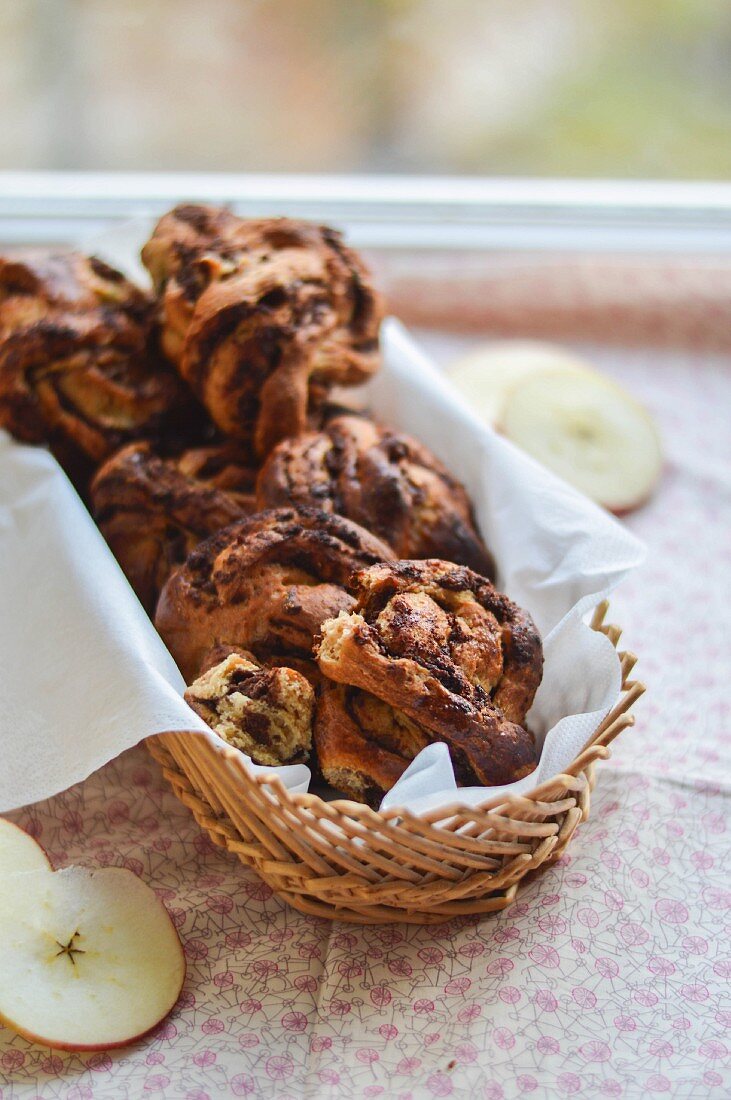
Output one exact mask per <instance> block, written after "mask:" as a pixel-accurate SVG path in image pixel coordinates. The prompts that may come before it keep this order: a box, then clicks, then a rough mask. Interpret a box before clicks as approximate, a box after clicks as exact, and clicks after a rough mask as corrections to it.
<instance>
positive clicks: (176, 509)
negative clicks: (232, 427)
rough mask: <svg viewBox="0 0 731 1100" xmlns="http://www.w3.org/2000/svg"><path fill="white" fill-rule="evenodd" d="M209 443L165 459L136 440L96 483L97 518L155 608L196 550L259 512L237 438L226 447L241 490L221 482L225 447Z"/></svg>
mask: <svg viewBox="0 0 731 1100" xmlns="http://www.w3.org/2000/svg"><path fill="white" fill-rule="evenodd" d="M205 450H206V454H205V455H202V454H201V450H200V449H197V450H195V451H192V452H191V451H184V452H183V453H182V455H180V456H179V457H178V458H177V459H173V458H160V457H159V456H158V455H156V454H155V453H154V452H153V451H152V448H151V447H150V445H149V444H148V443H132V444H130V445H129V446H127V447H124V448H122V450H121V451H118V452H117V453H116V454H114V455H112V457H111V458H110V459H108V460H107V461H106V462H105V463H104V465H103V466H102V467H101V468H100V470H99V471H98V472H97V474H96V476H95V478H94V480H93V482H92V486H91V501H92V509H93V513H94V518H95V519H96V521H97V523H98V525H99V528H100V529H101V532H102V534H103V535H104V537H105V539H106V540H107V542H108V543H109V546H110V548H111V550H112V553H113V554H114V556H115V557H116V559H117V561H118V562H119V564H120V565H121V567H122V569H123V571H124V573H125V575H126V577H127V579H128V580H129V582H130V584H131V585H132V587H133V588H134V590H135V592H136V593H137V596H138V597H139V599H140V602H141V603H142V605H143V607H144V608H145V610H146V611H147V612H148V614H150V615H151V614H152V613H153V612H154V610H155V605H156V603H157V597H158V595H159V593H160V589H161V588H162V586H163V584H164V583H165V581H166V580H167V578H168V577H169V576H170V573H171V572H172V571H173V569H175V568H177V566H179V565H181V564H182V563H183V562H184V561H185V559H186V558H187V556H188V554H189V553H190V551H191V550H192V549H193V548H194V547H195V546H197V545H198V543H199V542H201V540H202V539H204V538H207V537H208V536H209V535H212V534H213V533H214V532H215V531H219V530H220V529H221V528H222V527H226V526H227V525H228V524H230V523H233V522H234V521H235V520H237V519H240V518H241V517H242V516H244V515H247V514H248V513H249V512H250V511H253V507H252V501H251V496H250V494H247V493H246V488H247V487H248V488H250V487H251V483H252V480H253V474H252V472H251V471H250V470H249V468H248V467H246V466H238V467H236V466H235V464H234V462H233V458H234V453H233V451H232V448H231V447H230V446H229V445H224V447H223V448H219V449H218V450H219V452H220V451H222V452H223V454H222V455H221V454H220V453H219V455H218V458H219V459H220V461H221V463H222V468H223V469H224V470H225V473H226V477H225V480H226V481H227V482H228V483H229V484H230V485H232V486H234V485H236V478H235V475H234V471H235V470H238V486H239V491H238V492H236V491H227V490H224V489H221V488H218V487H217V485H216V476H217V475H219V474H220V469H219V464H218V463H217V461H216V457H217V456H216V454H215V451H216V450H217V449H216V448H213V447H211V448H206V449H205ZM208 469H211V470H212V472H213V477H212V478H210V479H208V478H207V477H206V473H207V471H208ZM196 475H197V476H196Z"/></svg>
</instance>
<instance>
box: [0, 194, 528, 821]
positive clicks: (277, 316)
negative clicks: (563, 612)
mask: <svg viewBox="0 0 731 1100" xmlns="http://www.w3.org/2000/svg"><path fill="white" fill-rule="evenodd" d="M142 260H143V263H144V264H145V266H146V268H147V270H148V271H149V273H150V277H151V286H152V290H150V291H147V290H142V289H140V288H138V287H136V286H134V285H133V284H132V283H130V281H129V280H128V279H127V278H126V277H125V276H124V275H122V274H121V273H120V272H118V271H115V270H114V269H113V268H111V267H109V266H108V265H107V264H105V263H103V262H102V261H100V260H99V259H97V258H95V257H88V256H84V255H81V254H79V253H76V252H62V253H57V252H54V253H24V254H18V255H14V256H6V257H4V258H0V426H2V427H4V428H6V429H7V430H8V431H9V432H11V433H12V434H13V435H14V436H15V437H16V438H17V439H19V440H21V441H24V442H32V443H38V444H44V445H46V446H47V447H48V448H50V449H51V450H52V452H53V453H54V454H55V455H56V457H57V458H58V460H59V461H60V462H61V464H62V465H63V466H64V468H65V469H66V471H67V473H68V474H69V476H70V477H71V479H72V480H73V481H74V483H75V485H76V486H77V488H78V490H79V492H80V493H81V495H82V496H83V497H84V498H85V499H86V500H87V501H88V503H89V505H90V507H91V510H92V512H93V514H94V516H95V518H96V521H97V523H98V524H99V527H100V529H101V531H102V533H103V534H104V536H105V537H106V539H107V541H108V543H109V545H110V547H111V549H112V551H113V552H114V554H115V556H116V558H117V560H118V562H119V564H120V566H121V567H122V569H123V570H124V572H125V574H126V575H127V577H128V579H129V581H130V584H131V585H132V587H133V588H134V590H135V592H136V593H137V595H138V597H139V599H140V601H141V602H142V604H143V606H144V607H145V609H146V610H147V612H148V614H149V615H150V616H151V617H153V618H154V622H155V625H156V627H157V629H158V630H159V632H160V634H161V636H162V638H163V639H164V641H165V643H166V644H167V646H168V647H169V649H170V652H171V653H172V655H173V657H174V658H175V660H176V662H177V664H178V666H179V667H180V670H181V672H182V674H183V676H184V677H185V680H186V683H187V684H188V685H189V687H188V689H187V691H186V699H187V701H188V703H189V704H190V706H191V707H192V708H193V709H194V710H195V711H196V712H197V713H198V714H199V715H201V717H202V718H203V719H204V720H205V721H206V722H207V723H208V724H209V725H210V726H211V727H212V728H213V729H214V730H215V731H216V732H217V733H218V734H219V735H220V736H221V737H222V738H223V739H224V740H226V741H227V742H228V743H229V744H231V745H233V746H235V747H236V748H239V749H241V750H242V751H243V752H245V753H246V754H247V755H248V756H250V757H251V758H252V759H253V760H254V761H255V762H257V763H260V764H264V765H268V766H273V765H277V764H288V763H299V762H309V764H310V765H311V766H312V767H313V768H314V770H315V772H316V774H318V775H319V776H320V777H321V778H322V779H323V780H324V781H325V782H327V783H329V784H330V785H331V786H332V787H334V788H335V789H336V790H337V791H339V792H342V793H343V794H345V795H347V796H348V797H350V798H353V799H356V800H358V801H362V802H366V803H368V804H370V805H372V806H376V805H378V803H379V802H380V800H381V799H382V797H383V795H384V794H385V792H386V791H388V790H389V789H390V788H391V787H392V786H393V785H394V784H395V783H396V781H397V780H398V779H399V777H400V776H401V775H402V773H403V772H404V771H405V769H406V768H407V767H408V765H409V763H410V762H411V761H412V760H413V759H414V757H415V756H416V755H417V754H418V753H419V752H420V751H421V749H422V748H424V747H425V746H426V745H428V744H430V743H432V742H435V741H440V742H444V743H446V745H447V746H448V749H449V752H450V755H451V758H452V762H453V765H454V770H455V775H456V777H457V781H458V782H459V783H460V784H479V785H485V786H490V785H497V784H504V783H509V782H512V781H513V780H516V779H519V778H521V777H522V776H525V775H527V774H528V773H529V772H531V771H532V770H533V768H534V767H535V764H536V749H535V743H534V738H533V736H532V734H531V732H530V731H529V729H528V728H527V726H526V715H527V713H528V711H529V709H530V707H531V704H532V702H533V698H534V696H535V693H536V690H537V688H538V685H539V683H540V680H541V675H542V668H543V655H542V647H541V640H540V637H539V635H538V632H537V630H536V628H535V626H534V624H533V622H532V620H531V618H530V616H529V615H528V614H527V613H526V612H525V611H523V610H521V609H520V608H519V607H517V606H516V605H515V604H514V603H512V602H511V601H510V600H509V599H508V598H507V597H506V596H504V595H503V594H501V593H500V592H498V591H497V590H496V588H495V587H494V585H493V583H492V581H493V579H494V568H493V562H492V558H491V555H490V552H489V550H488V549H487V547H486V546H485V544H484V543H483V541H482V539H481V537H480V534H479V532H478V530H477V528H476V525H475V521H474V516H473V510H472V504H471V502H470V500H469V497H468V495H467V492H466V490H465V489H464V487H463V486H462V485H461V484H460V482H459V481H458V480H457V479H456V478H455V477H454V476H453V474H452V473H450V472H449V471H448V470H447V469H445V467H444V466H443V465H442V464H441V463H440V462H439V460H438V459H437V458H436V457H435V456H434V455H433V454H431V452H430V451H429V450H428V449H427V447H426V446H425V445H424V444H423V443H421V442H417V441H416V440H415V439H411V438H409V437H408V436H406V435H403V434H402V433H400V432H398V431H395V430H394V429H392V428H390V427H388V426H387V425H385V424H379V423H376V422H374V421H373V420H371V419H370V418H369V417H368V416H366V415H364V414H363V413H360V412H354V411H351V410H348V409H347V408H345V407H343V405H342V404H336V403H335V402H334V400H333V392H332V391H333V389H334V387H336V386H337V387H338V391H339V400H340V401H341V402H342V401H343V400H344V399H343V397H342V392H343V391H342V387H348V386H353V385H357V384H360V383H362V382H365V381H366V380H367V379H368V378H369V377H370V376H371V375H372V374H373V373H374V372H375V371H376V370H377V369H378V366H379V345H378V332H379V325H380V320H381V316H382V304H381V301H380V298H379V296H378V295H377V293H376V292H375V290H374V289H373V286H372V283H371V279H370V276H369V273H368V271H367V269H366V267H365V266H364V264H363V262H362V260H361V259H360V257H359V256H358V255H357V254H356V253H355V252H353V250H352V249H350V248H349V247H347V246H346V245H345V244H344V243H343V240H342V238H341V237H340V235H339V234H338V233H337V232H336V231H335V230H333V229H330V228H328V227H325V226H317V225H313V224H310V223H308V222H304V221H296V220H293V219H289V218H266V219H241V218H238V217H236V216H235V215H234V214H232V213H231V212H230V211H228V210H224V209H216V208H213V207H209V206H202V205H183V206H178V207H176V208H175V209H174V210H172V211H171V212H170V213H168V214H166V215H165V216H164V217H163V218H162V219H161V220H160V221H159V223H158V224H157V226H156V228H155V230H154V231H153V233H152V236H151V237H150V239H149V241H148V242H147V243H146V244H145V246H144V248H143V249H142Z"/></svg>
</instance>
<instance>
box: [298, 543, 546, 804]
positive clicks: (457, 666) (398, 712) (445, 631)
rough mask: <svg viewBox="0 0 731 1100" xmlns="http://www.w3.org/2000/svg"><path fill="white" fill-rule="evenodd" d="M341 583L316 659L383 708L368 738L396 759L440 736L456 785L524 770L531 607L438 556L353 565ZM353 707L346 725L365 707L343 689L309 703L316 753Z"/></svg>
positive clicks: (529, 753) (531, 669) (537, 647)
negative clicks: (344, 604)
mask: <svg viewBox="0 0 731 1100" xmlns="http://www.w3.org/2000/svg"><path fill="white" fill-rule="evenodd" d="M351 590H352V591H354V592H355V594H356V596H357V601H358V602H357V605H356V607H355V609H354V610H353V611H352V612H345V613H341V614H340V615H338V616H337V617H333V618H331V619H329V620H328V621H327V622H324V623H323V625H322V629H321V641H320V643H319V646H318V650H317V658H318V664H319V666H320V671H321V672H322V673H323V675H324V676H326V677H328V679H330V680H334V681H335V682H336V683H339V684H343V685H346V686H347V687H348V688H350V689H357V691H358V693H367V694H368V695H369V696H372V697H375V699H376V700H380V701H381V702H382V703H384V704H387V705H388V708H390V709H391V711H393V712H394V714H393V716H392V715H391V714H390V713H389V712H388V711H387V710H385V709H382V711H381V717H380V718H376V719H375V720H372V721H370V722H369V724H368V726H367V729H368V739H369V740H371V741H373V742H375V743H376V744H378V745H379V746H380V747H381V748H382V749H385V750H386V751H388V752H390V753H392V754H394V755H397V756H400V757H401V758H402V761H403V768H405V767H406V766H407V764H408V762H409V760H411V759H413V756H414V755H416V752H418V750H419V748H420V747H423V744H424V743H426V742H428V741H444V742H446V744H447V745H448V747H449V750H450V754H451V757H452V762H453V765H454V769H455V775H456V776H457V779H458V781H459V782H460V783H462V784H470V783H474V784H480V785H484V786H494V785H498V784H503V783H510V782H512V781H514V780H516V779H520V778H521V777H522V776H524V775H528V774H529V772H531V771H532V770H533V768H534V767H535V763H536V753H535V746H534V742H533V737H532V735H531V734H530V733H529V732H528V730H527V729H525V727H524V725H523V723H524V722H525V717H526V714H527V712H528V710H529V709H530V706H531V704H532V702H533V698H534V696H535V693H536V690H537V688H538V685H539V684H540V681H541V676H542V669H543V653H542V646H541V641H540V637H539V635H538V632H537V630H536V628H535V626H534V624H533V622H532V620H531V618H530V616H529V615H528V614H527V613H526V612H524V611H522V610H521V609H520V608H519V607H517V606H516V605H515V604H514V603H512V601H511V600H509V599H508V598H507V596H504V595H502V594H501V593H499V592H497V591H496V590H495V588H494V587H493V586H492V584H490V582H489V581H487V580H485V578H484V577H480V576H478V575H477V574H476V573H474V572H472V571H471V570H470V569H466V568H464V567H461V566H456V565H453V564H451V563H450V562H444V561H437V560H430V561H399V562H393V563H385V564H380V565H376V566H374V567H372V568H368V569H365V570H362V571H361V572H360V573H358V574H356V575H355V577H354V578H353V581H352V584H351ZM354 706H357V715H358V718H357V719H356V721H355V722H354V723H353V725H354V726H355V727H356V728H357V727H358V726H360V727H361V728H364V726H363V722H362V717H361V716H362V714H363V713H365V711H364V709H363V708H364V707H368V706H371V708H372V706H373V705H372V704H369V703H368V701H367V700H366V701H365V702H364V701H363V700H361V699H360V698H359V695H358V694H354V693H353V692H352V691H351V693H350V695H349V696H348V695H347V693H346V695H345V696H342V697H340V698H337V697H336V698H334V699H333V700H332V701H331V702H330V703H329V704H328V706H327V707H326V708H323V707H321V708H320V713H319V715H318V730H317V731H316V735H315V740H316V744H317V745H318V751H319V747H320V746H321V745H324V744H326V743H327V740H328V738H330V739H334V741H335V746H334V747H333V746H332V745H330V746H328V750H329V751H330V754H331V760H334V759H336V755H335V756H333V755H332V753H333V752H334V750H335V749H336V747H337V736H338V726H337V723H340V725H341V726H342V725H344V723H345V719H346V717H347V716H348V715H350V716H352V714H353V713H354ZM334 710H336V711H337V720H336V724H335V725H334V727H333V726H331V724H330V723H331V722H332V716H333V711H334ZM376 713H377V712H376ZM333 730H334V732H333ZM395 731H396V733H397V736H396V735H395ZM351 743H352V742H351V741H350V740H349V741H348V744H349V745H350V744H351ZM367 763H368V761H367V758H363V760H362V764H361V774H360V775H359V776H358V777H357V779H356V781H355V782H354V783H352V784H351V788H350V789H351V791H352V792H353V793H355V787H357V785H358V784H360V786H361V787H362V788H364V789H366V790H365V793H368V792H367V786H368V779H369V776H368V773H367ZM391 763H392V762H391ZM389 766H390V765H389ZM393 768H394V770H395V764H394V765H393ZM402 770H403V769H402ZM323 771H325V768H324V767H323ZM387 777H388V775H387V773H386V775H385V778H387ZM370 780H371V786H372V788H373V790H374V791H375V792H376V793H378V792H379V791H381V790H383V789H384V788H385V783H384V782H383V780H384V773H383V772H379V773H378V774H373V775H372V776H370ZM390 785H392V784H390ZM371 793H372V792H371Z"/></svg>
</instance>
